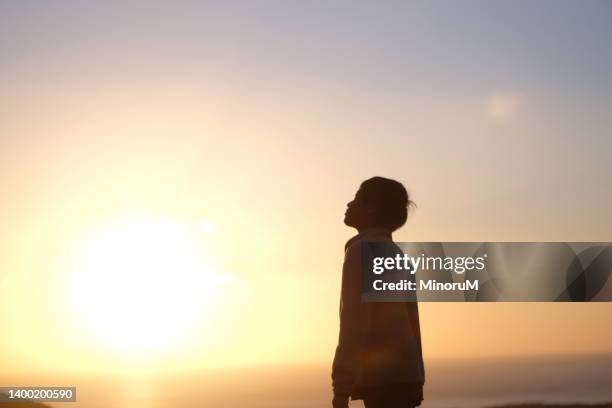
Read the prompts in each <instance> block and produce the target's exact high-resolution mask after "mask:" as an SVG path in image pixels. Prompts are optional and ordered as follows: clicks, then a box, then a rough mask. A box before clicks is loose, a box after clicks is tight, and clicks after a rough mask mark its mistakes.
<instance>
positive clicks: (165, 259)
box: [72, 218, 220, 356]
mask: <svg viewBox="0 0 612 408" xmlns="http://www.w3.org/2000/svg"><path fill="white" fill-rule="evenodd" d="M201 235H202V231H201V229H200V228H197V226H196V227H192V226H190V225H188V224H181V223H174V222H167V221H159V220H151V219H146V218H136V219H129V220H124V221H121V222H116V223H113V224H111V225H108V226H106V227H105V228H102V229H101V230H99V231H97V232H96V233H94V234H92V236H91V237H90V238H89V239H86V240H85V241H84V246H83V247H82V248H81V250H80V251H79V256H78V260H77V264H76V267H75V269H74V274H75V275H76V276H74V279H73V280H72V283H73V285H74V286H73V290H72V293H73V301H74V306H75V309H76V310H77V313H78V315H79V318H80V320H82V323H83V325H84V326H85V327H86V328H87V330H88V331H90V333H91V334H92V335H93V337H94V338H96V339H98V340H100V341H101V342H104V343H106V344H108V345H110V346H113V347H116V348H118V349H121V350H123V351H125V352H127V353H128V354H129V355H130V356H133V355H139V354H142V353H146V354H147V355H148V354H150V353H151V352H153V351H160V350H166V349H168V348H171V347H172V345H175V344H176V343H178V342H180V341H181V340H182V339H184V338H185V337H186V336H187V335H188V334H189V331H190V329H191V328H193V326H194V325H195V324H196V323H198V322H201V320H202V319H203V318H205V317H206V315H207V312H209V311H210V308H211V307H212V303H213V302H214V296H215V295H216V294H217V293H218V288H217V287H216V286H217V283H218V279H219V277H220V275H219V274H218V273H217V272H216V270H215V267H214V265H213V262H212V259H211V257H210V256H207V254H206V252H205V248H204V245H203V241H202V237H201Z"/></svg>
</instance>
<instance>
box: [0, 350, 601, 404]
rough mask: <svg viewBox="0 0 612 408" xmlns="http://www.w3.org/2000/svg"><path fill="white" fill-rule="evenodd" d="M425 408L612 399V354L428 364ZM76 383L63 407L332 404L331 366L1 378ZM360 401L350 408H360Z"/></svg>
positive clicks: (9, 382)
mask: <svg viewBox="0 0 612 408" xmlns="http://www.w3.org/2000/svg"><path fill="white" fill-rule="evenodd" d="M426 377H427V378H426V386H425V391H424V393H425V400H424V401H423V404H422V407H423V408H467V407H471V408H473V407H487V406H493V405H502V404H507V403H522V402H557V403H559V402H561V403H595V402H605V401H612V355H580V356H563V357H521V358H499V359H493V358H490V359H481V360H467V359H463V360H459V359H458V360H431V361H426ZM26 385H29V386H48V385H56V386H76V387H77V402H74V403H51V404H49V406H51V407H58V408H59V407H64V408H68V407H69V408H81V407H82V408H85V407H87V408H128V407H129V408H170V407H172V408H176V407H181V408H196V407H198V408H201V407H213V408H264V407H269V408H281V407H284V408H323V407H330V406H331V404H330V398H331V391H330V367H329V366H328V365H303V366H269V367H249V368H225V369H214V370H205V371H201V372H189V373H187V372H182V373H170V372H151V373H147V374H145V375H140V376H134V375H108V374H105V375H102V374H99V375H92V374H89V375H83V374H81V375H75V374H72V375H68V374H63V375H60V374H57V375H51V374H44V375H43V374H37V375H8V374H3V375H1V376H0V386H26ZM361 406H363V404H362V403H361V402H360V401H354V402H352V403H351V407H361Z"/></svg>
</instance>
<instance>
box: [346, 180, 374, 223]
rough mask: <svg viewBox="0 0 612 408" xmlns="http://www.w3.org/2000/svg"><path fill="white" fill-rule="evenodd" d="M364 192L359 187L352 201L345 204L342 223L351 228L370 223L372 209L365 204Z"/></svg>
mask: <svg viewBox="0 0 612 408" xmlns="http://www.w3.org/2000/svg"><path fill="white" fill-rule="evenodd" d="M364 198H365V197H364V193H363V190H362V189H359V190H358V191H357V193H356V194H355V198H353V201H351V202H349V203H347V204H346V206H347V208H346V212H345V213H344V224H345V225H347V226H349V227H353V228H357V229H359V228H363V227H366V226H368V225H369V224H370V223H371V214H372V211H371V210H370V209H369V208H368V207H367V206H366V203H365V199H364Z"/></svg>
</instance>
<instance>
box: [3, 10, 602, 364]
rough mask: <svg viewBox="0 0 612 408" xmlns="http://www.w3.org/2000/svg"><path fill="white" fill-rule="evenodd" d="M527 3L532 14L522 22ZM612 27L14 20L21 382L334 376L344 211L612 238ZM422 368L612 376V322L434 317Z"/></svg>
mask: <svg viewBox="0 0 612 408" xmlns="http://www.w3.org/2000/svg"><path fill="white" fill-rule="evenodd" d="M519 4H520V7H519V6H517V5H519ZM611 38H612V3H610V2H606V1H581V2H578V1H538V2H526V1H525V2H521V1H519V2H514V1H513V2H506V3H501V2H490V1H482V2H480V1H472V2H469V3H463V4H461V5H459V4H458V3H457V2H452V1H448V2H440V1H433V2H429V1H427V2H425V1H422V2H420V1H419V2H395V1H389V2H384V3H380V2H369V3H366V2H348V1H346V2H333V3H332V2H310V1H309V2H299V3H298V2H281V1H268V2H242V3H239V2H209V3H205V2H198V1H180V2H172V1H167V2H138V1H130V2H115V3H111V2H89V1H85V2H79V1H53V2H46V3H45V2H37V1H15V2H2V3H0V198H1V201H0V209H1V211H0V225H2V229H3V234H2V235H1V236H0V328H1V329H0V330H1V335H0V361H2V365H1V367H0V371H4V372H12V371H20V370H59V369H62V370H64V369H65V370H94V371H95V370H114V369H122V368H125V366H126V365H129V366H133V367H135V368H138V367H151V366H153V367H164V368H173V369H187V368H189V369H194V368H205V367H213V366H227V365H232V366H240V365H251V364H279V363H326V362H329V361H331V358H332V356H333V351H334V348H335V345H336V341H337V334H338V327H337V326H338V301H339V290H340V270H341V269H340V268H341V264H342V257H343V245H344V243H345V241H346V240H347V239H348V238H350V237H351V235H352V234H353V231H351V230H350V229H348V228H347V227H345V226H343V224H342V218H343V213H344V209H345V206H346V203H347V202H348V201H350V200H351V199H352V196H353V194H354V192H355V191H356V189H357V188H358V186H359V183H360V182H361V181H363V180H364V179H366V178H368V177H371V176H373V175H382V176H386V177H391V178H395V179H398V180H400V181H402V182H403V183H404V184H405V185H406V187H407V188H408V189H409V191H410V193H411V195H412V198H413V199H414V201H416V203H417V205H418V207H417V208H416V209H415V210H414V211H413V212H412V213H411V214H410V217H409V221H408V223H407V225H406V226H405V227H404V228H403V229H401V230H400V231H398V232H397V233H396V234H395V239H396V240H397V241H478V242H480V241H610V240H612V211H611V210H610V202H611V201H612V189H611V188H610V186H611V185H612V160H610V150H611V148H612V142H611V140H612V139H611V138H610V136H611V135H612V75H610V73H611V72H612V53H611V52H610V49H609V47H610V44H609V43H610V39H611ZM420 306H421V321H422V331H423V338H424V353H425V358H426V359H430V358H447V357H484V356H517V355H525V354H550V353H552V354H563V353H578V352H600V351H605V352H612V330H610V327H609V322H610V321H612V305H611V304H609V303H600V304H544V303H542V304H510V303H508V304H453V303H446V304H445V303H438V304H434V303H429V304H421V305H420Z"/></svg>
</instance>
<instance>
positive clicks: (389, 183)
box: [332, 177, 425, 408]
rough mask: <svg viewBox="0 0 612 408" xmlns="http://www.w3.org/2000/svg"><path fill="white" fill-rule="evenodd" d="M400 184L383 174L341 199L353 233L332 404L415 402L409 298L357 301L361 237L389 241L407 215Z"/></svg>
mask: <svg viewBox="0 0 612 408" xmlns="http://www.w3.org/2000/svg"><path fill="white" fill-rule="evenodd" d="M410 204H411V201H410V199H409V197H408V193H407V191H406V189H405V188H404V186H403V185H402V184H401V183H399V182H397V181H395V180H390V179H387V178H383V177H372V178H370V179H368V180H366V181H364V182H363V183H362V184H361V186H360V188H359V190H358V191H357V193H356V194H355V198H354V199H353V201H351V202H350V203H348V204H347V207H348V208H347V210H346V213H345V217H344V223H345V224H346V225H347V226H349V227H353V228H356V229H357V231H358V234H357V235H356V236H354V237H353V238H351V239H350V240H349V241H348V242H347V243H346V245H345V255H344V265H343V267H342V292H341V296H340V335H339V340H338V346H337V348H336V355H335V357H334V363H333V368H332V384H333V391H334V398H333V403H332V405H333V408H346V407H348V403H349V398H350V399H353V400H359V399H362V400H363V402H364V405H365V407H366V408H396V407H397V408H400V407H401V408H409V407H416V406H418V405H420V404H421V401H422V399H423V384H424V382H425V374H424V367H423V355H422V349H421V333H420V327H419V312H418V306H417V303H416V301H415V302H372V303H365V302H362V301H361V250H362V248H361V243H362V242H375V241H382V242H389V243H392V242H393V240H392V237H391V233H392V232H393V231H395V230H397V229H398V228H400V227H401V226H402V225H404V223H405V222H406V219H407V217H408V206H409V205H410Z"/></svg>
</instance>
